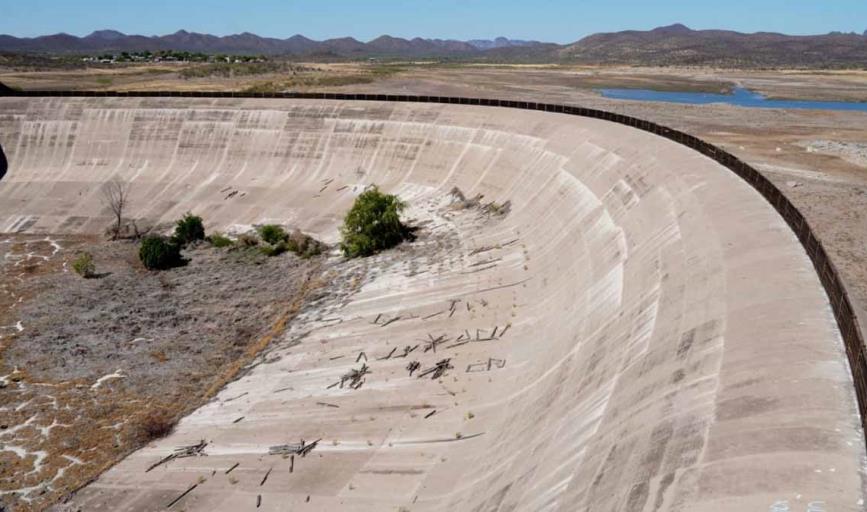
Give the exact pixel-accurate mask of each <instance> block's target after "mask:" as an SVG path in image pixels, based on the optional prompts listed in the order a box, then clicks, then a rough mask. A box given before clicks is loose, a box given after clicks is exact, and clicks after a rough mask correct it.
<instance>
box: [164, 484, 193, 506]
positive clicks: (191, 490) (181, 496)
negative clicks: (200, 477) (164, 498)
mask: <svg viewBox="0 0 867 512" xmlns="http://www.w3.org/2000/svg"><path fill="white" fill-rule="evenodd" d="M198 486H199V484H193V485H192V486H191V487H190V488H189V489H187V490H186V491H184V492H183V493H181V495H180V496H178V497H177V498H175V499H173V500H172V502H171V503H169V504H168V505H166V508H172V505H174V504H175V503H177V502H179V501H181V499H182V498H183V497H184V496H186V495H187V494H190V493H191V492H193V489H195V488H196V487H198Z"/></svg>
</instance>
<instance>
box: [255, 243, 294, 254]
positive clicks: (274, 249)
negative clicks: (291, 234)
mask: <svg viewBox="0 0 867 512" xmlns="http://www.w3.org/2000/svg"><path fill="white" fill-rule="evenodd" d="M259 250H260V251H262V254H264V255H265V256H279V255H281V254H283V253H284V252H286V251H288V250H289V247H288V246H287V243H286V242H279V243H276V244H274V245H271V244H268V245H263V246H261V247H259Z"/></svg>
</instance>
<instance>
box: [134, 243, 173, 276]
mask: <svg viewBox="0 0 867 512" xmlns="http://www.w3.org/2000/svg"><path fill="white" fill-rule="evenodd" d="M138 257H139V259H140V260H141V262H142V264H144V266H145V268H147V269H148V270H165V269H167V268H172V267H177V266H179V265H181V264H182V263H183V259H182V258H181V248H180V247H179V246H178V244H177V243H176V242H175V241H174V240H167V239H165V238H163V237H159V236H149V237H147V238H145V239H143V240H142V242H141V247H139V250H138Z"/></svg>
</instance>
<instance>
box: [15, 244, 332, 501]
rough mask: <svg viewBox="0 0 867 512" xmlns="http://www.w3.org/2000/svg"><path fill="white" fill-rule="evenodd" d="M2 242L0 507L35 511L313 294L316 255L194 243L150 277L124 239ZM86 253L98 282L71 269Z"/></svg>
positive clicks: (250, 350)
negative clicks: (181, 260) (182, 260)
mask: <svg viewBox="0 0 867 512" xmlns="http://www.w3.org/2000/svg"><path fill="white" fill-rule="evenodd" d="M2 243H3V248H4V249H6V250H5V251H4V252H5V254H4V260H3V264H2V272H3V279H2V282H3V290H2V292H3V293H2V296H3V298H2V301H3V302H2V304H0V306H3V307H2V313H0V325H2V326H3V328H2V330H0V335H2V336H3V338H0V341H2V343H3V345H2V347H3V349H2V357H3V359H2V361H0V363H2V369H0V374H2V375H4V377H3V378H2V382H0V385H2V386H3V388H4V389H3V392H2V393H0V448H3V450H2V451H0V509H2V508H3V505H5V506H7V507H12V509H13V510H31V509H32V510H39V509H41V508H43V507H44V506H46V505H48V504H50V503H52V502H54V501H56V500H57V499H58V498H59V497H60V496H62V495H64V494H66V493H68V492H69V491H71V490H73V489H75V488H77V487H78V486H80V485H81V484H83V483H85V482H87V481H88V480H90V479H92V478H93V477H95V476H97V475H98V474H99V473H100V472H101V471H103V470H104V469H105V468H107V467H108V466H110V465H111V464H112V463H114V462H116V461H117V460H118V459H119V458H120V457H122V456H124V455H125V454H126V453H128V452H129V451H131V450H133V449H135V448H137V447H139V446H141V445H142V444H144V443H146V442H148V440H149V439H151V438H152V437H154V436H156V435H159V434H160V433H161V431H163V430H165V428H167V427H168V426H169V425H171V423H173V422H174V420H175V419H176V418H178V417H179V416H181V415H183V414H184V413H186V412H189V411H190V410H192V409H193V408H194V407H196V406H197V405H199V404H201V403H202V402H203V401H204V400H206V399H208V398H209V397H210V396H212V395H213V393H214V392H215V391H216V390H218V389H219V388H220V387H221V386H222V385H223V384H224V383H225V382H227V381H229V380H231V379H233V378H235V377H236V376H237V374H238V373H239V371H240V369H241V368H242V366H243V365H244V364H246V363H248V362H249V361H250V360H251V359H252V358H253V357H254V356H255V354H257V353H258V352H259V351H261V350H262V349H263V348H264V347H265V346H267V345H268V343H269V342H270V341H271V339H272V338H273V336H274V335H275V334H277V333H280V332H282V331H283V329H284V328H285V326H286V325H287V323H288V322H290V321H291V319H292V318H293V317H294V316H295V315H296V314H297V313H298V312H299V311H301V310H302V309H303V308H304V306H305V304H308V303H309V302H311V301H315V300H317V299H318V298H320V297H321V296H322V294H323V293H325V292H324V287H323V281H322V280H321V279H320V276H321V272H322V271H323V267H324V262H325V261H326V259H325V257H319V258H313V259H309V260H304V259H301V258H298V257H296V256H294V255H291V254H284V255H281V256H278V257H273V258H268V257H265V256H263V255H261V254H260V253H258V252H257V251H256V250H255V249H251V250H246V251H241V250H226V249H216V248H213V247H210V245H208V244H203V245H201V246H199V247H198V248H194V249H191V250H188V251H187V252H186V253H185V256H186V257H187V258H188V259H189V263H188V264H187V265H185V266H183V267H180V268H176V269H172V270H169V271H165V272H148V271H147V270H145V269H144V268H143V267H142V266H141V264H140V263H139V261H138V257H137V245H136V244H134V243H130V242H99V241H95V240H93V239H87V238H77V239H73V238H68V237H67V238H64V237H57V238H51V237H48V238H43V237H20V236H19V237H15V238H13V237H9V238H6V239H4V240H3V241H2ZM84 249H86V250H87V251H89V252H91V253H92V254H93V257H94V260H95V263H96V269H97V272H98V273H99V277H97V278H94V279H82V278H81V277H79V276H78V275H77V274H75V273H74V272H72V271H71V270H70V266H71V264H70V261H71V260H72V259H73V258H74V257H75V255H76V253H77V252H78V251H80V250H84Z"/></svg>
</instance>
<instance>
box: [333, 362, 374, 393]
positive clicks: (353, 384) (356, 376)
mask: <svg viewBox="0 0 867 512" xmlns="http://www.w3.org/2000/svg"><path fill="white" fill-rule="evenodd" d="M368 373H371V371H370V367H369V366H367V364H366V363H363V364H362V365H361V368H359V369H355V368H353V369H352V370H349V371H348V372H346V373H344V374H343V375H341V376H340V380H339V381H337V382H335V383H334V384H331V385H330V386H328V388H327V389H331V388H333V387H334V386H337V385H340V388H341V389H343V385H344V384H346V382H347V381H348V382H349V387H350V388H352V389H358V388H360V387H361V386H362V384H364V376H365V375H367V374H368Z"/></svg>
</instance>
